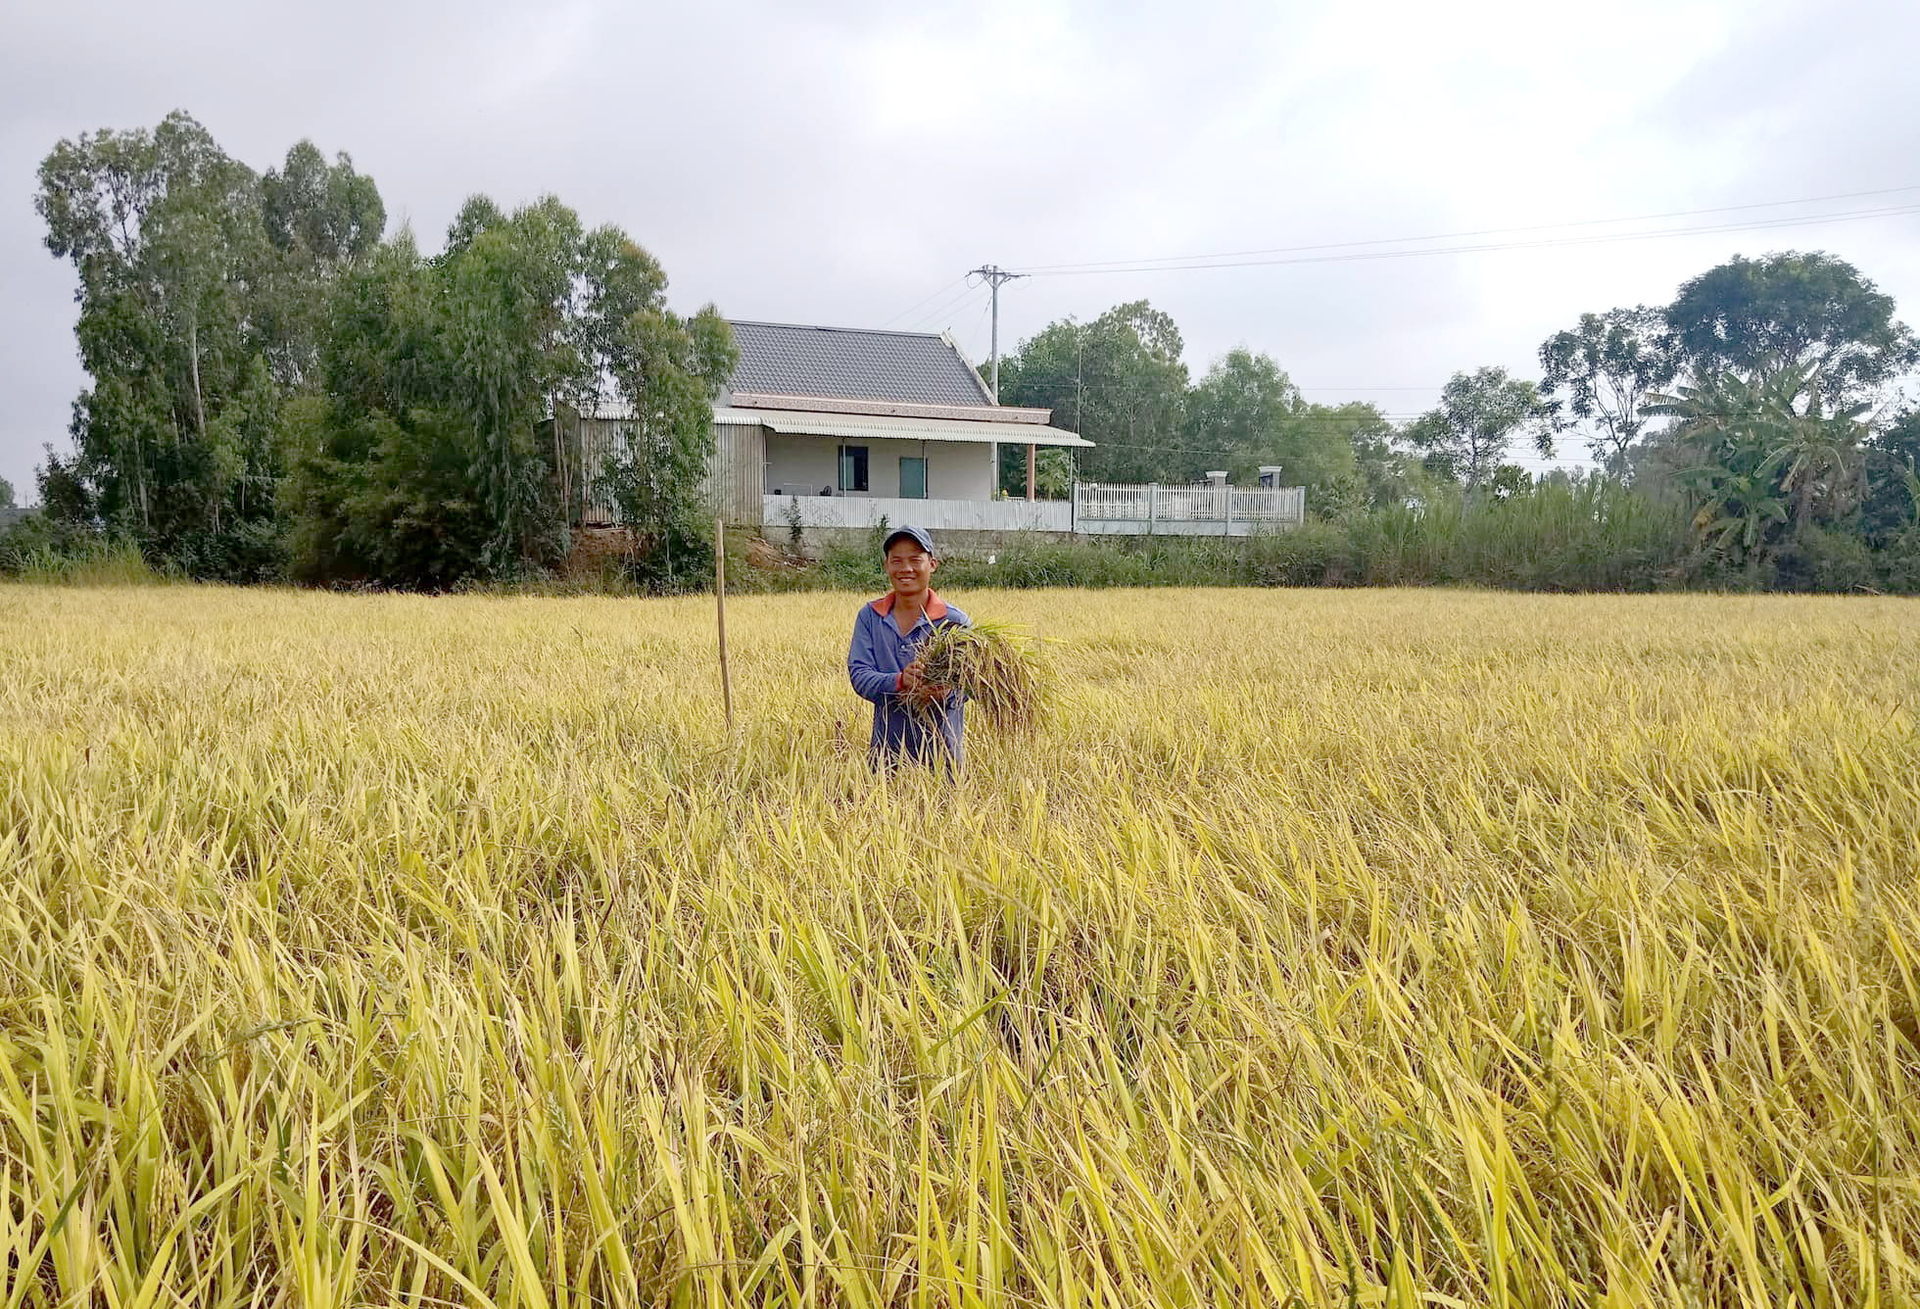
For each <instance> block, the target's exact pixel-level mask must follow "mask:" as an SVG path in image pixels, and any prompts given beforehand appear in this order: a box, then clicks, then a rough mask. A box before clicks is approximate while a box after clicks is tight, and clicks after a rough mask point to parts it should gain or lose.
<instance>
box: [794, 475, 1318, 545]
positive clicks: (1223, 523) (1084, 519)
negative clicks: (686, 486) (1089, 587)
mask: <svg viewBox="0 0 1920 1309" xmlns="http://www.w3.org/2000/svg"><path fill="white" fill-rule="evenodd" d="M1306 512H1307V493H1306V490H1305V488H1303V487H1298V486H1283V487H1276V488H1268V487H1254V488H1246V487H1225V486H1159V485H1151V486H1108V485H1103V484H1100V483H1090V482H1082V483H1076V484H1075V486H1074V488H1073V498H1072V499H1071V500H901V499H893V498H881V497H875V496H856V495H831V496H829V495H769V496H763V497H762V500H761V519H760V523H761V527H762V529H763V530H766V531H778V530H779V529H780V528H781V527H784V526H786V525H787V524H789V523H793V522H795V521H796V520H797V521H798V523H799V525H800V527H801V528H802V529H806V528H813V527H827V528H866V527H875V526H878V525H879V523H880V520H881V519H883V518H884V519H886V521H887V522H889V523H892V524H894V525H895V526H898V525H899V524H901V523H912V524H914V525H915V526H916V527H925V528H928V529H930V530H932V531H954V532H1080V533H1086V534H1089V535H1101V536H1111V535H1127V536H1145V535H1158V536H1251V535H1253V534H1254V533H1256V532H1269V531H1274V530H1277V529H1279V528H1284V527H1293V526H1295V525H1297V524H1298V523H1300V522H1301V521H1302V520H1304V519H1305V517H1306Z"/></svg>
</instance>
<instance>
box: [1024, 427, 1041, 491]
mask: <svg viewBox="0 0 1920 1309" xmlns="http://www.w3.org/2000/svg"><path fill="white" fill-rule="evenodd" d="M1038 448H1039V447H1038V446H1036V445H1035V444H1034V443H1033V442H1031V441H1029V442H1027V499H1029V500H1031V499H1033V465H1034V461H1035V455H1034V451H1035V450H1037V449H1038Z"/></svg>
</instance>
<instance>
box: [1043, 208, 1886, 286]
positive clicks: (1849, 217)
mask: <svg viewBox="0 0 1920 1309" xmlns="http://www.w3.org/2000/svg"><path fill="white" fill-rule="evenodd" d="M1915 213H1920V204H1913V205H1895V206H1889V207H1886V208H1881V209H1863V210H1858V211H1855V212H1851V213H1841V214H1823V215H1820V216H1819V217H1809V218H1782V219H1769V220H1762V221H1758V222H1749V223H1720V224H1713V225H1709V226H1704V227H1675V228H1668V229H1666V230H1664V231H1654V232H1615V233H1607V234H1603V235H1598V236H1577V237H1563V238H1556V239H1549V240H1542V241H1491V242H1483V243H1481V244H1478V245H1458V246H1436V247H1433V248H1431V249H1425V250H1370V251H1365V252H1354V253H1348V254H1331V255H1309V256H1304V257H1299V258H1288V259H1235V260H1218V261H1215V262H1212V263H1162V264H1139V265H1135V266H1130V267H1113V268H1091V267H1089V268H1060V269H1056V270H1054V271H1039V270H1035V271H1034V272H1033V274H1032V275H1033V276H1035V277H1086V276H1098V275H1102V274H1109V275H1110V274H1114V273H1180V272H1193V271H1198V270H1203V269H1213V268H1268V267H1277V266H1279V265H1282V264H1339V263H1367V262H1372V261H1376V260H1383V259H1414V258H1422V257H1426V256H1430V255H1458V254H1480V253H1484V252H1487V251H1494V250H1544V249H1552V248H1555V247H1559V246H1575V245H1610V244H1615V243H1618V242H1625V241H1651V240H1657V239H1660V238H1664V237H1675V236H1706V235H1712V234H1714V233H1721V232H1758V231H1766V230H1770V229H1774V228H1784V227H1818V226H1822V225H1825V224H1828V223H1844V222H1859V221H1862V220H1865V219H1872V218H1892V217H1899V216H1902V215H1906V214H1915ZM1195 257H1200V258H1204V256H1195Z"/></svg>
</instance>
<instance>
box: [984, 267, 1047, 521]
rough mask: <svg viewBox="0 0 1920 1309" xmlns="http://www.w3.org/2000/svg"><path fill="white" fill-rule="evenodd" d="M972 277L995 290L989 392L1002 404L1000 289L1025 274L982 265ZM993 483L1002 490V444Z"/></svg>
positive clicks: (996, 453)
mask: <svg viewBox="0 0 1920 1309" xmlns="http://www.w3.org/2000/svg"><path fill="white" fill-rule="evenodd" d="M971 276H974V277H984V278H986V279H987V285H988V286H989V287H991V288H993V337H992V345H991V347H990V350H991V353H990V355H989V362H988V364H987V370H988V381H987V390H988V391H990V392H992V393H993V402H994V403H995V404H999V403H1000V287H1001V285H1002V284H1003V283H1006V282H1011V281H1012V280H1013V279H1014V278H1016V277H1025V276H1026V274H1025V273H1009V272H1008V271H1007V270H1006V269H1004V268H1002V267H1000V265H998V264H982V265H980V267H978V268H976V269H974V270H972V273H971ZM992 449H993V456H992V457H993V483H992V486H991V487H990V488H989V489H990V490H992V491H993V492H994V493H995V494H998V493H999V490H1000V443H999V442H998V441H995V442H994V443H993V447H992ZM1033 462H1034V452H1033V446H1032V445H1031V444H1029V445H1028V446H1027V499H1029V500H1031V499H1033V480H1034V479H1033Z"/></svg>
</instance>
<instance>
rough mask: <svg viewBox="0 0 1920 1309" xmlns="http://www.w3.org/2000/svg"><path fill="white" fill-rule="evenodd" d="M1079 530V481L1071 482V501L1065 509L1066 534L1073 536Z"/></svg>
mask: <svg viewBox="0 0 1920 1309" xmlns="http://www.w3.org/2000/svg"><path fill="white" fill-rule="evenodd" d="M1079 530H1080V482H1079V480H1078V479H1077V478H1076V479H1075V480H1074V483H1073V503H1072V505H1071V506H1069V508H1068V509H1067V535H1068V536H1073V535H1075V534H1076V533H1078V532H1079Z"/></svg>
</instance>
